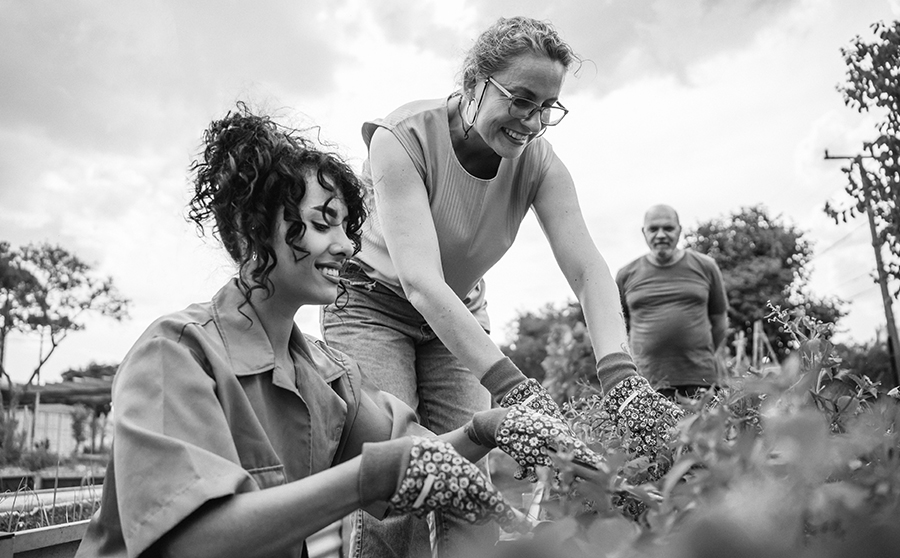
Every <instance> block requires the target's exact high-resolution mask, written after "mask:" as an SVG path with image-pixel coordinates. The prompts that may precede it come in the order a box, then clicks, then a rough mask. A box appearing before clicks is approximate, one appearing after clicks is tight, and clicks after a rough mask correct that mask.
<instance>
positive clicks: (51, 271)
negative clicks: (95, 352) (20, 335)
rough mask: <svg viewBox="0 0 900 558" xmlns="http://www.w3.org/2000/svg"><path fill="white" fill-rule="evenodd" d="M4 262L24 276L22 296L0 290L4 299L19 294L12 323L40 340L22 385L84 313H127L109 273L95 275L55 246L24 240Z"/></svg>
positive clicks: (110, 315) (117, 317) (81, 325)
mask: <svg viewBox="0 0 900 558" xmlns="http://www.w3.org/2000/svg"><path fill="white" fill-rule="evenodd" d="M9 262H10V263H11V265H10V268H11V269H13V270H15V271H16V272H18V273H21V274H23V275H24V276H27V277H29V281H28V287H29V290H28V292H27V296H26V297H25V299H24V300H23V299H21V296H22V293H20V292H6V293H3V294H0V296H3V297H5V298H6V299H16V297H20V299H18V300H17V302H18V306H17V307H16V310H15V314H14V317H13V318H12V319H11V323H13V324H18V326H19V328H20V329H22V330H24V331H27V332H32V333H36V334H37V335H39V336H40V340H41V349H40V354H39V355H38V364H37V366H36V367H35V369H34V371H33V372H32V374H31V376H30V377H29V379H28V381H27V382H25V384H26V385H28V384H31V383H32V382H33V381H34V380H35V379H36V378H39V377H40V372H41V368H42V367H43V365H44V364H45V363H46V362H47V360H48V359H49V358H50V357H51V356H52V355H53V353H54V351H55V350H56V348H57V347H58V346H59V344H60V343H61V342H62V341H63V340H64V339H65V338H66V337H67V336H68V335H69V334H70V333H72V332H75V331H80V330H82V329H84V323H83V318H84V317H85V316H86V315H87V314H90V313H94V314H99V315H101V316H105V317H108V318H112V319H114V320H117V321H120V320H122V319H124V318H126V317H127V316H128V306H129V304H130V302H129V301H128V300H127V299H125V298H123V297H122V296H121V295H120V294H119V292H118V290H117V289H116V287H115V286H114V285H113V281H112V278H109V277H100V276H98V275H97V274H95V273H94V272H93V270H92V269H91V267H90V266H89V265H88V264H86V263H84V262H83V261H81V260H80V259H79V258H78V257H76V256H75V255H74V254H71V253H70V252H68V251H66V250H65V249H63V248H61V247H59V246H53V245H51V244H48V243H42V244H29V245H27V246H24V247H23V248H21V249H20V250H19V251H18V252H17V253H15V257H13V258H11V259H10V260H9ZM5 339H6V338H5V337H4V338H3V340H2V341H0V343H5ZM4 372H5V371H4ZM6 377H7V379H8V378H9V376H8V374H7V376H6Z"/></svg>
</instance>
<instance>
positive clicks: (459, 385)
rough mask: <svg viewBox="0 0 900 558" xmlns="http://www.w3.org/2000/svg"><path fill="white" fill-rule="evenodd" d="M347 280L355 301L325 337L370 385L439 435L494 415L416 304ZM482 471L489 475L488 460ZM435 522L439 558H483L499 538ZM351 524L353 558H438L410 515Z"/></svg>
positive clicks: (361, 517)
mask: <svg viewBox="0 0 900 558" xmlns="http://www.w3.org/2000/svg"><path fill="white" fill-rule="evenodd" d="M343 277H344V279H345V280H346V281H345V285H346V287H347V294H346V295H341V296H339V297H338V300H337V304H336V305H335V304H330V305H328V306H326V307H325V308H324V309H323V310H322V316H321V317H322V333H323V336H324V338H325V342H326V343H327V344H328V345H329V346H331V347H333V348H335V349H337V350H339V351H342V352H344V353H346V354H347V355H349V356H350V357H352V358H353V359H354V360H356V362H357V363H359V365H360V368H361V369H362V373H363V375H364V376H365V377H366V378H367V379H368V381H370V382H372V383H373V384H374V385H375V386H376V387H378V388H379V389H381V390H383V391H386V392H388V393H391V394H393V395H394V396H396V397H398V398H399V399H401V400H402V401H404V402H406V403H407V404H408V405H409V406H410V407H412V408H413V409H415V410H416V413H417V414H418V417H419V422H420V423H421V424H422V426H424V427H426V428H428V429H429V430H431V431H432V432H435V433H436V434H443V433H444V432H448V431H450V430H454V429H456V428H459V427H460V426H462V425H463V424H465V423H466V422H467V421H469V420H470V419H471V418H472V415H473V414H474V413H475V412H477V411H483V410H485V409H489V408H490V406H491V398H490V394H489V393H488V391H487V390H486V389H485V388H484V387H483V386H482V385H481V383H480V382H479V381H478V379H476V378H475V376H474V375H472V374H471V373H470V372H469V370H468V369H467V368H466V367H464V366H463V365H462V364H461V363H460V362H459V360H458V359H457V358H456V357H455V356H453V354H452V353H450V351H449V350H448V349H447V348H446V347H445V346H444V344H443V343H442V342H441V340H440V339H438V338H437V336H436V335H435V333H434V331H432V329H431V327H429V325H428V324H427V322H426V321H425V319H424V318H423V317H422V315H421V314H419V312H418V311H417V310H416V309H415V308H414V307H413V306H412V305H411V304H410V303H409V301H407V300H406V299H405V298H403V297H401V296H399V295H397V294H396V293H395V292H393V291H392V290H390V289H389V288H387V287H385V286H384V285H382V284H380V283H378V282H376V281H374V280H372V279H371V278H369V277H368V276H367V275H365V274H364V273H363V272H362V271H361V270H359V269H358V268H357V267H356V266H354V265H352V264H351V265H349V266H348V269H347V270H345V271H344V273H343ZM478 464H479V466H480V467H481V468H482V471H484V470H485V466H484V460H482V461H479V463H478ZM432 517H433V527H434V528H433V531H434V533H433V535H434V537H435V541H434V542H435V543H436V548H437V552H438V554H437V555H438V557H439V558H462V557H468V556H480V555H483V554H484V552H485V551H484V549H485V548H488V549H489V548H491V547H492V546H493V545H494V544H495V543H496V541H497V538H498V536H499V529H498V527H497V526H496V525H495V524H493V523H491V524H487V525H471V524H468V523H465V522H464V521H462V520H458V519H456V518H454V517H451V516H450V515H449V514H445V513H440V512H435V513H434V514H433V516H432ZM351 521H352V523H353V529H352V532H353V536H351V539H350V542H349V554H348V556H349V557H351V558H357V557H361V556H362V557H365V558H395V557H396V558H420V557H422V558H429V557H431V556H432V549H431V540H430V533H431V530H430V529H429V526H428V522H427V521H426V520H425V519H424V518H423V519H419V518H416V517H414V516H412V515H406V516H396V517H388V518H386V519H385V520H383V521H379V520H377V519H374V518H373V517H372V516H370V515H369V514H367V513H365V512H362V511H359V512H355V514H354V516H352V519H351ZM345 525H346V523H345ZM479 549H480V551H479Z"/></svg>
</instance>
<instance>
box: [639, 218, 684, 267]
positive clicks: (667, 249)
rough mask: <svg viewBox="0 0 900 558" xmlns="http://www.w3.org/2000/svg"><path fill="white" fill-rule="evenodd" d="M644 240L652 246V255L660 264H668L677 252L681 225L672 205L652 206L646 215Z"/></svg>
mask: <svg viewBox="0 0 900 558" xmlns="http://www.w3.org/2000/svg"><path fill="white" fill-rule="evenodd" d="M641 230H642V231H643V233H644V240H645V241H646V242H647V246H648V247H649V248H650V255H651V256H652V257H653V259H654V260H655V261H656V263H658V264H663V265H665V264H667V263H669V262H671V261H672V259H673V258H674V257H675V255H676V254H677V251H678V250H677V246H678V239H679V238H680V237H681V225H680V224H679V222H678V214H677V213H675V210H673V209H672V208H670V207H667V206H657V207H652V208H650V210H649V211H647V214H646V215H645V216H644V228H642V229H641Z"/></svg>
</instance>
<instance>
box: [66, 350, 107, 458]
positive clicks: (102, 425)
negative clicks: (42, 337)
mask: <svg viewBox="0 0 900 558" xmlns="http://www.w3.org/2000/svg"><path fill="white" fill-rule="evenodd" d="M117 369H118V366H116V365H114V364H98V363H96V362H92V363H90V364H88V365H87V366H85V367H84V368H77V369H76V368H70V369H69V370H66V371H65V372H63V373H62V374H61V376H62V385H63V386H66V385H68V386H72V385H73V384H76V385H78V387H80V388H82V389H75V390H70V391H68V393H69V395H67V396H66V402H68V403H73V402H74V403H76V404H77V405H80V406H83V407H84V408H86V409H88V410H89V415H90V416H89V418H90V427H91V438H90V440H91V453H96V452H97V445H96V441H97V434H98V433H99V434H100V448H99V449H100V451H103V450H104V448H105V443H106V421H107V419H108V418H109V412H110V410H111V409H112V393H111V390H112V380H113V377H114V376H115V375H116V370H117ZM84 384H87V385H85V386H83V385H84ZM82 386H83V387H82ZM73 428H74V425H73Z"/></svg>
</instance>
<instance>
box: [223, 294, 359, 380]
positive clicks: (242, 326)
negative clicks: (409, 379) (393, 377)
mask: <svg viewBox="0 0 900 558" xmlns="http://www.w3.org/2000/svg"><path fill="white" fill-rule="evenodd" d="M212 309H213V310H212V311H213V320H214V321H215V324H216V327H217V328H218V329H219V334H220V335H221V336H222V340H223V342H224V344H225V351H226V352H227V354H228V358H229V360H230V361H231V366H232V370H233V371H234V374H235V375H236V376H247V375H252V374H261V373H263V372H267V371H269V370H273V369H274V371H275V372H274V374H273V377H274V381H275V384H276V385H278V386H279V387H283V388H286V389H290V390H292V391H296V390H297V388H296V384H295V378H294V371H293V370H282V369H281V367H276V366H275V351H274V350H273V349H272V344H271V343H270V342H269V338H268V336H267V335H266V331H265V329H263V327H262V322H260V320H259V317H258V316H257V314H256V310H255V309H254V308H253V306H252V305H251V304H249V303H246V304H245V303H244V294H243V293H242V292H241V290H240V288H239V287H238V284H237V279H232V280H230V281H229V282H228V283H226V284H225V285H224V286H223V287H222V288H221V289H219V292H218V293H216V295H215V296H214V297H213V299H212ZM290 343H291V350H292V352H293V353H294V354H295V358H296V357H300V358H302V359H303V360H305V361H306V362H308V363H309V364H311V365H312V366H310V367H309V368H312V369H313V370H315V371H316V372H317V373H318V374H319V375H321V376H322V378H323V379H324V380H325V381H326V382H331V381H333V380H334V379H335V378H337V377H338V376H341V375H342V374H344V373H346V371H347V370H346V367H347V363H346V362H345V361H344V359H342V358H341V359H338V358H335V357H336V355H334V354H332V351H328V350H327V349H326V350H324V351H317V350H315V349H312V348H311V347H310V344H311V343H310V342H309V341H307V339H306V338H305V336H304V335H303V333H301V332H300V329H299V328H298V327H297V324H294V326H293V330H292V331H291V341H290ZM335 364H337V366H335ZM304 368H306V367H304Z"/></svg>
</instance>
